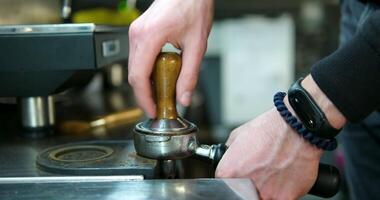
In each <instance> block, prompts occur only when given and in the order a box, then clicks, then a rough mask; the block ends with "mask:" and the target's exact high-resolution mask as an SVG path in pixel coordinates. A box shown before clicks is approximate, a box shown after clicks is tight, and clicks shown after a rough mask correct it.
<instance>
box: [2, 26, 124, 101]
mask: <svg viewBox="0 0 380 200" xmlns="http://www.w3.org/2000/svg"><path fill="white" fill-rule="evenodd" d="M0 46H1V48H0V96H2V97H26V96H47V95H50V94H54V93H58V92H61V91H64V90H65V89H67V88H71V87H73V86H78V85H83V84H85V83H87V82H88V81H89V79H90V78H91V77H92V76H93V74H94V72H95V71H96V70H97V69H99V68H101V67H104V66H108V65H110V64H113V63H115V62H121V61H125V60H126V59H127V56H128V27H108V26H95V25H93V24H49V25H15V26H0Z"/></svg>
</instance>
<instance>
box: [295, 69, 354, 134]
mask: <svg viewBox="0 0 380 200" xmlns="http://www.w3.org/2000/svg"><path fill="white" fill-rule="evenodd" d="M301 85H302V87H303V88H305V90H306V91H307V92H308V93H309V95H310V96H311V97H312V98H313V100H314V101H315V103H316V104H317V105H318V107H319V108H320V109H321V110H322V111H323V113H324V114H325V116H326V118H327V121H328V122H329V123H330V125H331V126H332V127H333V128H335V129H341V128H342V127H343V126H344V124H346V122H347V119H346V118H345V117H344V115H343V114H342V113H341V112H340V111H339V110H338V108H337V107H336V106H335V105H334V104H333V103H332V102H331V101H330V99H329V98H328V97H327V96H326V95H325V94H324V93H323V92H322V90H321V89H320V88H319V87H318V85H317V83H316V82H315V81H314V80H313V78H312V76H310V75H309V76H307V77H306V78H305V79H304V80H303V81H302V82H301ZM293 113H294V112H293Z"/></svg>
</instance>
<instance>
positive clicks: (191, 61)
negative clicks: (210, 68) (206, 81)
mask: <svg viewBox="0 0 380 200" xmlns="http://www.w3.org/2000/svg"><path fill="white" fill-rule="evenodd" d="M205 50H206V42H204V43H203V42H200V43H198V45H197V43H189V45H187V46H186V45H185V46H184V47H183V48H182V69H181V73H180V75H179V77H178V81H177V100H178V101H179V103H180V104H182V105H183V106H188V105H190V102H191V95H192V93H193V91H194V88H195V86H196V84H197V80H198V74H199V69H200V64H201V61H202V57H203V55H204V53H205Z"/></svg>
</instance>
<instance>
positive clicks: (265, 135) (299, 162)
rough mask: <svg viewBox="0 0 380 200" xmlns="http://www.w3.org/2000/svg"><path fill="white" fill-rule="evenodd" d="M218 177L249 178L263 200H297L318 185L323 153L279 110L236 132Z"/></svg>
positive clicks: (260, 117)
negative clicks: (298, 132) (290, 123)
mask: <svg viewBox="0 0 380 200" xmlns="http://www.w3.org/2000/svg"><path fill="white" fill-rule="evenodd" d="M227 146H229V148H228V150H227V152H226V153H225V155H224V156H223V158H222V160H221V161H220V163H219V165H218V167H217V170H216V176H217V177H224V178H228V177H247V178H250V179H252V180H253V182H254V184H255V186H256V189H257V190H258V192H259V195H260V197H261V198H262V199H297V198H299V197H301V196H303V195H305V194H306V193H307V192H308V191H309V190H310V189H311V187H312V185H313V184H314V182H315V180H316V178H317V173H318V164H319V160H320V157H321V155H322V150H319V149H318V148H316V147H314V146H312V145H311V144H309V143H308V142H307V141H305V140H304V139H303V138H301V137H300V136H299V135H298V134H297V133H295V132H294V130H293V129H292V128H291V127H290V126H288V124H287V123H286V122H285V121H284V120H283V119H282V117H281V116H280V115H279V113H278V112H277V110H276V109H275V108H273V109H271V110H269V111H268V112H266V113H264V114H262V115H261V116H259V117H257V118H256V119H254V120H252V121H250V122H248V123H246V124H244V125H242V126H240V127H239V128H237V129H235V130H234V131H233V132H232V133H231V136H230V138H229V139H228V141H227Z"/></svg>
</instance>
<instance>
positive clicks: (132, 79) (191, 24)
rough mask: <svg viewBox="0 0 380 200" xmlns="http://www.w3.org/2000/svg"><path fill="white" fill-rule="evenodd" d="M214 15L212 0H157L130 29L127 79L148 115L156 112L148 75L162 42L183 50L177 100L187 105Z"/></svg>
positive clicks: (152, 116)
mask: <svg viewBox="0 0 380 200" xmlns="http://www.w3.org/2000/svg"><path fill="white" fill-rule="evenodd" d="M212 16H213V0H202V1H197V0H186V1H183V0H156V1H154V2H153V4H152V5H151V6H150V7H149V9H148V10H147V11H146V12H145V13H144V14H143V15H141V16H140V17H139V18H138V19H136V20H135V21H134V22H133V23H132V24H131V26H130V30H129V45H130V48H129V64H128V67H129V68H128V73H129V75H128V81H129V83H130V84H131V85H132V87H133V89H134V92H135V96H136V99H137V102H138V104H139V105H140V106H141V107H142V108H143V110H144V111H145V112H146V113H147V114H148V116H149V117H151V118H154V117H155V116H156V109H155V103H154V101H153V98H152V89H151V81H150V75H151V73H152V70H153V65H154V62H155V59H156V56H157V55H158V54H159V52H160V51H161V48H162V46H163V45H164V44H165V43H168V42H169V43H171V44H172V45H174V46H175V47H176V48H179V49H181V50H182V69H181V73H180V75H179V78H178V81H177V91H176V94H177V100H178V101H179V102H180V103H181V104H182V105H184V106H188V105H189V104H190V101H191V95H192V92H193V90H194V88H195V85H196V83H197V79H198V73H199V66H200V63H201V60H202V57H203V55H204V53H205V51H206V46H207V37H208V35H209V32H210V29H211V23H212Z"/></svg>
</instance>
